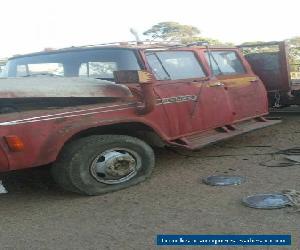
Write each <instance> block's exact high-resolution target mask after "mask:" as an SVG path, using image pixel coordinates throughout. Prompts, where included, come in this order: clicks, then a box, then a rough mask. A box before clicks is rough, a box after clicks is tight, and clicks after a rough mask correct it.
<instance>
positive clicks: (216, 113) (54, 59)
mask: <svg viewBox="0 0 300 250" xmlns="http://www.w3.org/2000/svg"><path fill="white" fill-rule="evenodd" d="M5 77H7V78H5V79H0V89H1V91H0V107H1V110H0V111H1V112H2V114H0V133H1V137H0V146H1V147H0V155H1V156H0V168H1V171H11V170H17V169H24V168H30V167H36V166H41V165H45V164H49V163H53V166H52V173H53V176H54V179H55V180H56V181H57V182H58V183H59V184H60V185H61V186H62V187H63V188H65V189H66V190H70V191H73V192H78V193H82V194H87V195H96V194H101V193H106V192H110V191H115V190H119V189H122V188H125V187H128V186H131V185H134V184H136V183H139V182H141V181H143V180H144V179H145V178H147V177H148V176H149V175H150V174H151V172H152V169H153V167H154V153H153V150H152V148H151V146H156V147H164V146H173V147H181V148H186V149H191V150H193V149H197V148H200V147H202V146H205V145H207V144H210V143H214V142H216V141H219V140H222V139H226V138H230V137H233V136H235V135H239V134H242V133H245V132H248V131H251V130H254V129H258V128H263V127H266V126H270V125H273V124H276V123H278V122H279V121H270V120H267V119H265V118H264V115H266V114H268V100H267V93H266V89H265V87H264V85H263V83H262V82H261V80H260V79H259V78H258V77H257V76H256V75H255V74H254V73H253V72H252V70H251V67H250V66H249V64H248V63H247V61H246V60H245V58H244V57H243V56H242V54H240V52H239V50H238V49H237V48H221V47H219V48H210V49H208V48H207V47H205V46H202V47H201V46H192V47H168V46H165V45H154V46H153V45H152V46H148V45H139V46H137V45H130V44H127V45H110V46H92V47H77V48H75V47H72V48H67V49H61V50H56V51H48V52H40V53H34V54H29V55H24V56H17V57H13V58H10V59H9V60H8V63H7V65H6V75H5Z"/></svg>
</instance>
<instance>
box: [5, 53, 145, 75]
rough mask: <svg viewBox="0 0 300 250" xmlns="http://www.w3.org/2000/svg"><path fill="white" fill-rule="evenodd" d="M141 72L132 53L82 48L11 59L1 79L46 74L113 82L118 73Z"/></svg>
mask: <svg viewBox="0 0 300 250" xmlns="http://www.w3.org/2000/svg"><path fill="white" fill-rule="evenodd" d="M139 69H141V68H140V65H139V63H138V60H137V58H136V55H135V52H134V51H133V50H130V49H107V48H106V49H82V50H76V51H61V52H50V53H45V54H36V55H30V56H24V57H23V56H22V57H16V58H12V59H10V60H9V61H8V63H7V64H6V67H5V69H4V71H3V72H2V74H1V77H28V76H37V75H46V76H62V77H92V78H97V79H104V80H110V81H113V79H114V77H113V72H114V71H115V70H139Z"/></svg>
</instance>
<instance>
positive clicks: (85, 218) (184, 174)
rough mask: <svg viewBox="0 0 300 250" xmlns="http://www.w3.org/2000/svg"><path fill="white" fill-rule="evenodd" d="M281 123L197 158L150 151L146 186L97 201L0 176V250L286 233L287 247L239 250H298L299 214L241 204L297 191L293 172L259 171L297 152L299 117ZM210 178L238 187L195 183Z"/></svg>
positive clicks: (34, 173) (149, 244)
mask: <svg viewBox="0 0 300 250" xmlns="http://www.w3.org/2000/svg"><path fill="white" fill-rule="evenodd" d="M276 116H278V115H276ZM282 118H283V123H281V124H279V125H276V126H273V127H269V128H265V129H262V130H258V131H254V132H251V133H249V134H246V135H242V136H239V137H236V138H234V139H231V140H229V141H226V142H221V143H218V144H216V145H212V146H209V147H207V148H204V149H202V150H200V151H198V152H188V151H182V150H180V151H178V152H179V153H175V152H174V151H170V150H167V149H161V150H156V158H157V163H156V169H155V171H154V174H153V176H152V178H151V179H149V180H148V181H146V182H144V183H142V184H140V185H137V186H134V187H131V188H129V189H126V190H122V191H119V192H115V193H111V194H107V195H102V196H98V197H82V196H78V195H75V194H70V193H66V192H63V191H61V190H60V189H59V188H57V187H56V186H55V184H54V183H53V181H52V180H51V178H50V177H49V173H48V171H47V169H45V168H44V169H35V170H30V171H24V172H17V173H12V174H9V175H4V176H3V177H2V179H3V181H4V184H5V186H6V187H7V189H8V192H9V193H8V194H2V195H0V215H1V216H0V228H1V229H0V249H138V250H141V249H155V248H156V245H155V239H156V235H157V234H173V233H174V234H292V240H293V246H292V247H285V248H282V247H272V248H267V247H264V248H263V247H254V248H253V247H252V248H250V247H248V248H243V249H257V250H258V249H300V213H289V211H290V208H284V209H277V210H257V209H251V208H248V207H245V206H244V205H243V204H242V203H241V199H242V198H243V197H245V196H247V195H251V194H255V193H266V192H276V191H281V190H283V189H296V190H300V181H299V180H300V169H299V168H300V166H291V167H282V168H270V167H264V166H261V165H259V163H261V162H264V161H266V160H269V159H272V157H273V156H272V155H270V153H272V152H276V151H278V150H280V149H287V148H290V147H295V146H300V126H299V125H300V115H298V116H296V115H293V116H283V117H282ZM262 146H265V147H262ZM222 155H223V156H222ZM213 174H234V175H241V176H245V177H246V182H245V183H244V184H242V185H240V186H231V187H212V186H207V185H205V184H203V183H202V182H201V179H202V178H203V177H205V176H208V175H213ZM162 248H163V249H169V248H167V247H162ZM171 249H179V248H176V247H172V248H171ZM180 249H182V248H180ZM201 249H210V248H209V247H202V248H201ZM212 249H216V247H214V248H212ZM221 249H240V248H237V247H231V248H227V247H222V248H221Z"/></svg>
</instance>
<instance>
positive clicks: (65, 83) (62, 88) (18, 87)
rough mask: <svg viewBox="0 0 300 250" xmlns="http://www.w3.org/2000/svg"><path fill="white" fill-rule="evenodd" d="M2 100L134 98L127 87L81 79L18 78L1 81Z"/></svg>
mask: <svg viewBox="0 0 300 250" xmlns="http://www.w3.org/2000/svg"><path fill="white" fill-rule="evenodd" d="M0 90H1V91H0V99H1V98H30V97H32V98H38V97H47V98H51V97H53V98H58V97H117V98H122V97H123V98H124V97H130V96H132V94H131V92H130V90H129V89H128V87H127V86H125V85H118V84H114V83H112V82H109V81H104V80H98V79H90V78H80V77H18V78H3V79H0Z"/></svg>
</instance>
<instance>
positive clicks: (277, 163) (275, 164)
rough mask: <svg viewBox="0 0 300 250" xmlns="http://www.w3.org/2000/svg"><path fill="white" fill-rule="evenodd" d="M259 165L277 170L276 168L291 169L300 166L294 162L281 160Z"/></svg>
mask: <svg viewBox="0 0 300 250" xmlns="http://www.w3.org/2000/svg"><path fill="white" fill-rule="evenodd" d="M259 165H261V166H265V167H270V168H277V167H278V168H279V167H280V168H282V167H291V166H295V165H300V163H299V164H298V163H297V162H294V161H290V160H285V159H282V160H269V161H266V162H261V163H260V164H259Z"/></svg>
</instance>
